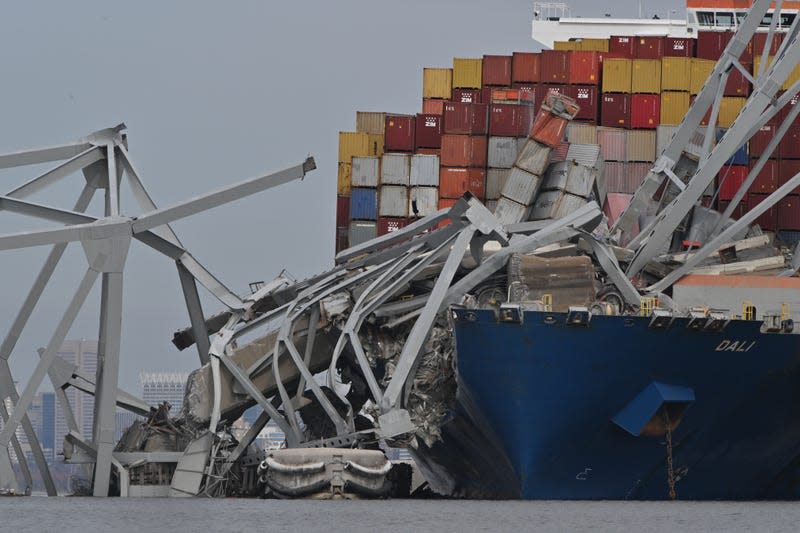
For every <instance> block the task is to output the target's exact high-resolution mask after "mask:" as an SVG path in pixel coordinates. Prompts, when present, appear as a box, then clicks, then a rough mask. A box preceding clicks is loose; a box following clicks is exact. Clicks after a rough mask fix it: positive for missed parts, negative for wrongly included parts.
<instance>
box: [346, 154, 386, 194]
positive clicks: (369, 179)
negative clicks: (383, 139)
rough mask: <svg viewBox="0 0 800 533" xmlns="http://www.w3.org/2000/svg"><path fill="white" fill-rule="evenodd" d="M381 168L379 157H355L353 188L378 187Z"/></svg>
mask: <svg viewBox="0 0 800 533" xmlns="http://www.w3.org/2000/svg"><path fill="white" fill-rule="evenodd" d="M379 167H380V158H378V157H354V158H353V165H352V167H351V177H350V183H351V184H352V186H353V187H377V186H378V177H379V175H380V174H379V172H378V168H379Z"/></svg>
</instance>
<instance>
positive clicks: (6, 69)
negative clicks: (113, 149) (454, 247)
mask: <svg viewBox="0 0 800 533" xmlns="http://www.w3.org/2000/svg"><path fill="white" fill-rule="evenodd" d="M569 3H570V5H571V7H572V14H573V15H576V16H578V15H582V16H596V15H602V14H603V13H606V12H610V13H611V14H612V15H615V16H630V15H631V14H633V13H636V12H638V6H639V2H638V1H636V0H633V1H632V0H627V1H618V2H613V3H608V2H605V3H600V2H596V1H588V0H580V1H572V2H569ZM644 5H645V11H646V12H647V14H648V16H652V14H653V12H654V11H653V10H654V9H655V10H658V11H659V12H660V13H661V15H662V16H663V15H665V14H666V13H667V12H668V11H670V10H672V9H677V10H678V12H679V13H681V15H682V13H683V6H684V3H683V2H679V1H675V0H673V1H669V2H654V1H652V0H651V1H649V2H645V3H644ZM609 6H612V7H609ZM531 15H532V2H528V1H522V0H513V1H512V0H494V1H484V2H478V1H475V0H458V1H456V0H446V1H436V2H430V1H419V0H412V1H406V2H396V1H395V2H387V1H379V0H336V1H330V2H329V1H318V2H302V1H296V2H270V1H266V0H263V1H237V2H206V1H197V0H194V1H181V2H178V1H171V2H153V1H138V2H126V3H122V2H107V1H103V2H100V1H95V2H91V1H82V2H56V1H51V2H41V1H35V0H31V1H28V2H13V3H7V4H6V5H4V10H3V16H2V18H0V65H2V84H0V95H2V100H0V106H1V107H0V109H2V112H1V113H0V153H5V152H10V151H15V150H19V149H24V148H28V147H39V146H47V145H54V144H59V143H63V142H70V141H72V140H75V139H77V138H79V137H81V136H84V135H86V134H88V133H90V132H91V131H94V130H97V129H101V128H105V127H109V126H113V125H115V124H117V123H119V122H123V121H124V122H125V123H126V124H127V125H128V135H129V146H130V153H131V155H132V157H133V159H134V162H135V163H136V165H137V166H138V169H139V171H140V173H141V174H142V177H143V179H144V181H145V185H146V186H147V187H148V189H149V191H150V193H151V195H152V196H153V198H154V199H155V201H156V203H157V204H158V205H160V206H166V205H168V204H170V203H172V202H175V201H178V200H181V199H184V198H187V197H189V196H191V195H195V194H198V193H201V192H204V191H207V190H210V189H213V188H215V187H219V186H222V185H225V184H228V183H232V182H234V181H238V180H241V179H244V178H247V177H251V176H255V175H260V174H262V173H265V172H267V171H270V170H278V169H281V168H284V167H287V166H292V165H295V164H298V163H300V162H302V161H303V159H304V158H305V157H306V156H307V155H313V156H314V157H315V158H316V160H317V166H318V170H316V171H314V172H312V173H311V174H309V175H308V176H307V177H306V179H305V180H304V181H302V182H297V183H292V184H289V185H286V186H283V187H281V188H279V189H273V190H270V191H268V192H266V193H261V194H258V195H256V196H254V197H252V198H249V199H247V200H243V201H240V202H237V203H235V204H231V205H228V206H225V207H222V208H218V209H216V210H213V211H211V212H207V213H204V214H201V215H197V216H194V217H192V218H191V219H188V220H186V221H184V222H180V223H177V224H175V226H174V227H175V229H176V231H177V232H178V234H179V236H180V237H181V239H182V241H183V242H184V244H185V245H186V246H187V247H188V248H189V249H190V250H191V251H192V253H193V254H194V255H195V257H197V258H198V259H199V260H200V261H201V262H202V263H203V264H205V265H206V266H207V267H208V268H209V269H210V270H211V271H212V272H214V273H215V274H216V275H217V276H218V277H219V278H220V279H222V280H223V281H224V282H225V283H226V284H228V286H230V287H231V288H233V289H234V290H236V291H239V292H244V291H245V290H246V289H247V284H248V282H250V281H254V280H267V279H271V278H272V277H274V276H275V275H277V274H278V273H279V272H280V271H281V269H283V268H286V269H287V270H288V271H289V272H290V273H292V274H293V275H294V276H296V277H305V276H308V275H311V274H314V273H317V272H319V271H322V270H325V269H326V268H327V267H329V266H330V265H332V258H333V242H334V209H335V200H334V198H335V194H336V158H337V132H338V131H340V130H353V129H354V127H355V111H356V110H365V111H388V112H398V113H414V112H418V110H419V107H420V98H421V78H422V67H424V66H449V65H450V63H451V58H452V57H453V56H461V57H478V56H480V55H482V54H484V53H487V54H508V53H511V52H512V51H515V50H535V49H537V46H536V44H535V43H534V42H533V41H532V39H531V37H530V20H531ZM35 172H36V171H35V170H31V171H24V170H23V169H17V170H13V171H3V172H0V184H2V187H4V188H5V189H4V190H8V189H10V188H12V187H13V186H14V185H15V184H18V183H20V182H21V181H22V180H23V179H28V178H31V177H33V176H35V175H36V173H35ZM82 183H83V178H82V177H80V176H79V175H76V176H74V177H73V178H70V179H68V180H66V182H65V183H64V184H63V185H60V186H57V187H54V188H52V189H51V190H48V191H46V192H45V193H43V194H41V195H38V196H35V197H31V200H35V201H42V202H49V203H53V204H55V205H58V206H61V207H65V208H70V209H71V207H72V205H73V203H74V201H75V199H76V198H77V195H78V193H79V192H80V187H81V185H82ZM128 192H129V191H128V190H127V189H126V188H125V186H123V194H124V195H125V197H126V198H127V200H125V199H124V200H123V206H124V207H126V208H127V209H126V213H127V214H138V213H139V211H138V210H137V209H135V208H134V207H133V205H134V204H133V203H132V202H131V201H130V196H129V194H128ZM101 208H102V206H101V204H100V203H99V202H95V203H94V204H93V205H92V210H93V213H94V214H99V213H100V210H101ZM43 225H44V224H42V223H40V222H38V221H34V220H29V219H21V218H19V217H17V216H11V215H9V214H2V213H0V233H3V234H5V233H12V232H15V231H21V230H25V229H32V228H37V227H43ZM48 250H49V248H47V249H46V248H33V249H27V250H23V251H10V252H8V251H7V252H0V273H2V276H0V295H2V302H3V303H2V305H1V306H0V335H3V336H4V335H5V332H6V331H7V329H8V327H9V325H10V323H11V320H12V319H13V317H14V315H15V314H16V312H17V309H18V307H19V305H20V304H21V302H22V300H23V299H24V297H25V294H26V293H27V291H28V289H29V287H30V285H31V283H32V281H33V278H34V276H35V274H36V272H38V269H39V267H40V265H41V262H42V261H43V259H44V257H45V256H46V254H47V252H48ZM85 266H86V263H85V259H84V257H83V254H82V252H81V250H80V246H79V245H77V244H74V245H71V246H70V248H69V249H68V251H67V254H66V255H65V257H64V259H63V260H62V263H61V265H60V267H59V269H58V271H57V273H56V275H55V277H54V279H53V282H52V283H51V285H50V286H49V287H48V290H47V292H46V293H45V295H44V296H43V298H42V300H41V302H40V304H39V306H38V308H37V311H36V313H35V314H34V317H33V319H32V321H31V323H30V324H29V327H28V328H27V330H26V331H25V333H24V335H23V337H22V338H21V339H20V341H19V343H18V345H17V350H16V352H15V353H14V355H13V357H12V368H13V370H14V372H15V375H16V377H17V378H18V379H19V380H20V381H22V382H24V381H26V380H27V376H28V374H29V373H30V372H31V370H32V369H33V366H34V365H35V363H36V360H37V356H36V352H35V350H36V348H38V347H40V346H45V345H46V344H47V341H48V339H49V337H50V335H51V334H52V332H53V330H54V329H55V326H56V323H57V321H58V320H59V319H60V317H61V314H62V313H63V310H64V309H65V307H66V304H67V301H68V300H69V298H70V297H71V295H72V293H73V292H74V290H75V288H76V286H77V284H78V282H79V280H80V277H81V275H82V274H83V272H84V270H85ZM126 273H127V276H126V279H125V290H124V296H125V307H124V314H123V339H122V366H121V380H120V383H121V385H122V386H124V387H126V388H127V389H128V390H130V391H131V392H134V393H137V394H138V392H139V385H138V375H139V372H140V371H143V370H146V371H160V370H185V371H188V370H191V369H193V368H195V367H196V366H197V354H196V352H195V351H194V350H193V349H192V350H185V351H184V352H178V351H177V350H176V349H175V348H174V347H173V346H172V344H171V343H170V339H171V338H172V333H173V331H174V330H176V329H178V328H182V327H184V326H186V325H188V317H187V315H186V311H185V307H184V304H183V297H182V295H181V292H180V288H179V284H178V279H177V274H176V272H175V267H174V264H173V263H172V262H171V261H169V260H168V259H167V258H165V257H161V256H160V255H159V254H157V253H156V252H154V251H152V250H150V249H149V248H146V247H144V246H143V245H140V244H139V243H136V242H134V244H133V245H132V249H131V253H130V254H129V256H128V264H127V271H126ZM203 300H204V305H205V311H206V313H207V314H210V313H213V312H216V311H218V310H219V309H220V308H221V305H220V304H218V303H217V302H216V300H214V299H213V298H211V297H208V296H207V295H206V294H203ZM98 308H99V290H98V289H97V288H96V290H95V291H94V293H93V294H92V295H91V296H90V298H89V300H88V301H87V305H86V308H85V309H84V311H83V312H82V313H81V315H80V316H79V317H78V319H77V320H76V322H75V325H74V326H73V328H72V331H71V332H70V335H69V338H80V337H84V338H96V337H97V310H98ZM48 387H49V384H47V386H46V388H48Z"/></svg>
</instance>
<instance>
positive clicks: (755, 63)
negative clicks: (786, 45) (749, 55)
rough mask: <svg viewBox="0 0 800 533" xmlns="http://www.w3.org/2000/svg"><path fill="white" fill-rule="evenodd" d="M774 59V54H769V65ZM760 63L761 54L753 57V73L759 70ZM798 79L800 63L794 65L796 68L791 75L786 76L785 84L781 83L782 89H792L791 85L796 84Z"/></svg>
mask: <svg viewBox="0 0 800 533" xmlns="http://www.w3.org/2000/svg"><path fill="white" fill-rule="evenodd" d="M772 59H773V56H769V57H768V58H767V65H769V64H770V63H772ZM760 64H761V56H758V55H757V56H755V57H754V58H753V74H755V73H756V72H758V71H759V68H758V67H759V65H760ZM797 80H800V65H797V66H796V67H794V70H793V71H792V73H791V74H789V77H788V78H786V81H784V82H783V85H781V89H782V90H784V91H786V90H788V89H790V88H791V86H792V85H794V83H795V82H796V81H797Z"/></svg>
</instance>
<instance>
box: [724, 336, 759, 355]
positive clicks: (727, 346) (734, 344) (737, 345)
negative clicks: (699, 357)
mask: <svg viewBox="0 0 800 533" xmlns="http://www.w3.org/2000/svg"><path fill="white" fill-rule="evenodd" d="M755 345H756V341H732V340H728V339H725V340H723V341H722V342H720V343H719V344H718V345H717V347H716V348H714V350H716V351H717V352H749V351H750V348H752V347H753V346H755Z"/></svg>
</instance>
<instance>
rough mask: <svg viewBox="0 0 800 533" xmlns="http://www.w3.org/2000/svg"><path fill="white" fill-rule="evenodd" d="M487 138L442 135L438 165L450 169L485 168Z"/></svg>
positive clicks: (480, 136)
mask: <svg viewBox="0 0 800 533" xmlns="http://www.w3.org/2000/svg"><path fill="white" fill-rule="evenodd" d="M487 144H488V141H487V138H486V137H484V136H482V135H442V152H441V155H440V156H439V161H440V164H441V165H443V166H450V167H485V166H486V150H487Z"/></svg>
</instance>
